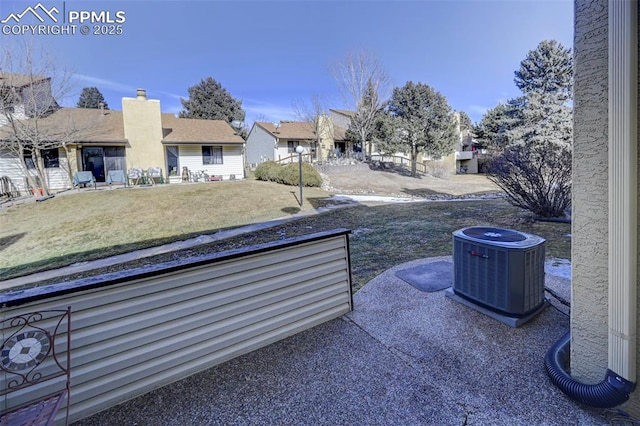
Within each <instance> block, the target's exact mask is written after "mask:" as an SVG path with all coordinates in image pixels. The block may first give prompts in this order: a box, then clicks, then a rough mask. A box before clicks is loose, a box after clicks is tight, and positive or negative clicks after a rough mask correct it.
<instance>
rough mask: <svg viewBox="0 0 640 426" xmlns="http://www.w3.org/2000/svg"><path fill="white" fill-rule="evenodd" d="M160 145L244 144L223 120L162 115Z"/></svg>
mask: <svg viewBox="0 0 640 426" xmlns="http://www.w3.org/2000/svg"><path fill="white" fill-rule="evenodd" d="M162 129H163V131H164V134H165V137H164V139H163V140H162V143H165V144H170V143H194V144H203V143H239V144H242V143H244V139H242V138H241V137H240V136H239V135H237V134H236V132H235V131H234V129H233V127H231V125H230V124H229V123H227V122H226V121H224V120H201V119H195V118H177V117H176V116H175V115H173V114H166V113H165V114H162Z"/></svg>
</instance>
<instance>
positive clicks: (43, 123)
mask: <svg viewBox="0 0 640 426" xmlns="http://www.w3.org/2000/svg"><path fill="white" fill-rule="evenodd" d="M30 122H31V123H34V121H32V120H22V121H20V123H24V124H25V127H29V126H30V125H29V123H30ZM37 125H38V128H39V129H40V132H41V134H42V135H46V137H47V139H51V140H54V139H56V140H62V141H67V142H73V143H115V144H126V143H127V139H126V138H125V137H124V123H123V119H122V112H121V111H111V110H104V112H102V111H101V110H99V109H93V108H60V109H58V110H56V111H54V112H53V113H51V114H50V115H48V116H46V117H42V118H39V119H38V120H37ZM11 133H12V132H11V130H10V129H9V127H8V126H6V127H0V138H2V135H3V134H4V135H6V136H9V135H10V134H11ZM6 136H5V137H6Z"/></svg>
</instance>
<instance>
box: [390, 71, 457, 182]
mask: <svg viewBox="0 0 640 426" xmlns="http://www.w3.org/2000/svg"><path fill="white" fill-rule="evenodd" d="M387 113H388V114H389V115H390V116H391V117H392V118H391V119H389V120H388V121H387V122H386V123H387V126H386V127H387V129H386V139H387V140H388V141H390V142H389V143H391V144H393V145H395V146H398V147H401V148H402V150H403V151H405V152H409V153H410V156H411V163H412V164H411V172H412V174H413V175H414V176H415V175H416V160H417V158H418V154H419V153H423V154H425V155H428V156H431V157H434V158H440V157H442V156H444V155H446V154H449V153H451V152H453V151H454V149H455V143H456V142H457V140H458V135H457V132H456V130H457V129H456V127H457V126H456V122H455V118H454V116H453V111H452V109H451V107H450V106H449V103H448V102H447V99H446V98H445V97H444V96H443V95H442V94H440V93H439V92H437V91H435V90H434V89H433V88H431V87H430V86H428V85H426V84H423V83H417V84H415V83H413V82H411V81H409V82H408V83H407V84H405V85H404V86H403V87H399V88H395V89H394V90H393V94H392V96H391V100H390V101H389V104H388V107H387Z"/></svg>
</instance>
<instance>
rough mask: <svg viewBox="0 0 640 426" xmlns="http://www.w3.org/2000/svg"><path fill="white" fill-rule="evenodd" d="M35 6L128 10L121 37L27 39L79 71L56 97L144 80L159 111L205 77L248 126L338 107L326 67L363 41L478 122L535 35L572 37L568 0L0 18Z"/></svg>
mask: <svg viewBox="0 0 640 426" xmlns="http://www.w3.org/2000/svg"><path fill="white" fill-rule="evenodd" d="M38 3H41V4H42V6H43V7H44V8H46V9H47V10H52V8H53V7H55V8H56V9H57V10H58V11H59V13H58V14H57V15H54V16H57V17H58V18H59V19H58V23H60V22H61V21H62V18H61V17H62V16H63V15H64V19H65V20H68V19H69V17H70V15H69V13H70V12H80V11H85V12H91V11H93V12H96V13H98V12H108V15H109V17H108V18H109V19H111V20H112V21H113V20H116V17H117V16H118V15H116V13H117V12H118V11H120V12H124V15H120V16H124V17H125V21H124V22H122V23H121V24H120V25H121V30H122V34H119V35H95V34H87V35H82V34H80V32H79V31H80V23H78V22H77V21H76V22H75V24H76V25H77V28H76V34H57V35H35V36H31V35H29V36H28V37H31V38H32V39H34V40H35V41H36V42H37V43H41V44H43V45H45V46H46V48H47V49H49V50H51V51H52V52H55V56H56V57H57V58H58V60H59V61H60V63H61V64H64V65H65V66H67V67H68V68H69V69H71V70H72V71H73V72H74V73H75V75H76V81H77V83H76V88H75V91H74V92H73V93H72V94H71V95H70V96H69V98H68V99H65V100H63V101H62V103H63V104H65V105H67V106H74V105H75V103H76V102H77V98H78V95H79V93H80V90H81V89H82V87H87V86H96V87H98V89H100V91H101V92H102V93H103V94H104V96H105V98H106V101H107V103H108V104H109V107H110V108H111V109H121V99H122V97H134V96H135V90H136V88H138V87H140V88H144V89H146V90H147V95H148V97H149V98H152V99H159V100H160V101H161V106H162V110H163V112H175V113H177V112H178V111H180V109H181V104H180V97H183V98H186V97H187V89H188V88H189V87H190V86H193V85H196V84H198V83H199V82H200V80H201V79H203V78H206V77H209V76H211V77H213V78H214V79H216V80H217V81H219V82H220V83H221V84H222V86H223V87H225V88H226V89H227V90H228V91H229V92H230V93H231V94H232V95H233V96H234V97H235V98H237V99H240V100H242V102H243V108H244V109H245V111H246V112H247V119H246V122H247V124H248V125H251V124H252V123H253V120H254V119H256V118H258V117H260V118H262V119H266V120H267V121H278V120H291V119H296V116H295V114H294V112H293V108H292V104H293V103H294V102H296V101H305V102H309V99H310V98H311V97H312V96H314V95H318V96H320V97H321V99H322V100H323V103H324V104H325V105H326V106H328V107H333V108H341V107H343V105H342V103H341V100H340V97H339V94H338V92H337V88H336V85H335V82H334V81H333V79H332V77H331V75H330V73H329V67H330V65H331V64H332V63H333V62H335V61H338V60H340V59H341V58H343V57H344V56H345V55H346V54H347V53H349V52H353V51H358V50H366V51H368V52H370V53H372V54H374V55H375V56H377V58H378V59H379V60H380V61H381V63H382V64H383V66H384V68H385V69H386V71H387V72H388V74H389V75H390V77H391V80H392V82H393V86H402V85H404V84H405V83H406V82H407V81H409V80H412V81H414V82H422V83H426V84H428V85H430V86H432V87H433V88H435V89H436V90H438V91H439V92H441V93H442V94H444V95H445V96H446V97H447V99H448V101H449V104H450V105H451V106H452V107H453V108H454V109H456V110H462V111H465V112H467V113H468V114H469V115H470V117H471V118H472V120H474V121H477V120H479V119H480V118H481V117H482V114H483V112H484V111H485V110H486V109H487V108H491V107H493V106H495V105H496V104H497V103H498V102H500V101H504V100H506V99H509V98H512V97H515V96H517V95H518V93H519V92H518V89H517V88H516V87H515V85H514V83H513V72H514V71H515V70H516V69H517V68H518V66H519V63H520V61H521V60H522V59H523V58H524V57H525V56H526V54H527V52H528V51H529V50H532V49H534V48H535V47H536V46H537V44H538V43H539V42H540V41H542V40H545V39H555V40H558V41H559V42H560V43H562V44H563V45H564V46H567V47H572V46H573V2H572V1H571V0H546V1H545V0H532V1H526V0H496V1H490V0H442V1H435V0H414V1H398V0H378V1H367V0H360V1H332V0H324V1H305V0H298V1H293V0H291V1H288V0H262V1H244V0H236V1H215V0H210V1H207V0H200V1H161V0H155V1H152V0H129V1H94V0H91V1H72V0H67V1H48V0H41V1H40V2H39V1H38V0H32V1H23V0H20V1H7V0H0V20H4V19H5V18H7V17H9V15H10V14H12V13H13V14H20V13H21V12H23V11H25V9H26V8H27V7H29V6H31V7H35V6H36V5H37V4H38ZM102 17H103V20H105V21H106V20H108V19H107V17H106V14H103V15H102ZM47 19H48V18H46V19H45V22H44V24H47V25H54V22H53V21H51V20H47ZM25 23H27V24H34V23H38V22H36V21H35V19H34V17H33V16H29V14H27V15H25V16H23V17H22V18H21V21H20V22H18V23H16V21H15V20H9V21H8V22H7V23H6V24H0V26H1V25H5V26H6V25H12V26H13V25H23V24H25ZM67 24H69V22H67ZM85 24H88V25H89V27H90V29H91V31H93V29H94V28H95V25H101V24H100V23H96V22H93V23H92V22H90V21H86V22H85ZM107 25H109V23H108V22H107ZM113 25H115V23H114V24H113ZM100 28H101V27H98V29H100ZM5 31H7V32H10V31H18V30H17V29H5V28H3V31H2V33H3V34H2V35H0V44H2V45H3V46H5V45H8V44H9V43H5V42H7V41H15V40H16V39H17V38H20V37H23V36H22V35H15V34H5Z"/></svg>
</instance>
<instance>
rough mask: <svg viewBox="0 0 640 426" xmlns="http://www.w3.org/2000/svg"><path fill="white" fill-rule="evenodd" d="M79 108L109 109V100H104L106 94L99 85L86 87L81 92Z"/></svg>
mask: <svg viewBox="0 0 640 426" xmlns="http://www.w3.org/2000/svg"><path fill="white" fill-rule="evenodd" d="M77 107H78V108H96V109H98V108H100V107H103V108H104V109H109V105H107V101H105V100H104V96H102V93H101V92H100V90H98V88H97V87H85V88H83V89H82V92H80V98H79V99H78V104H77Z"/></svg>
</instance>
